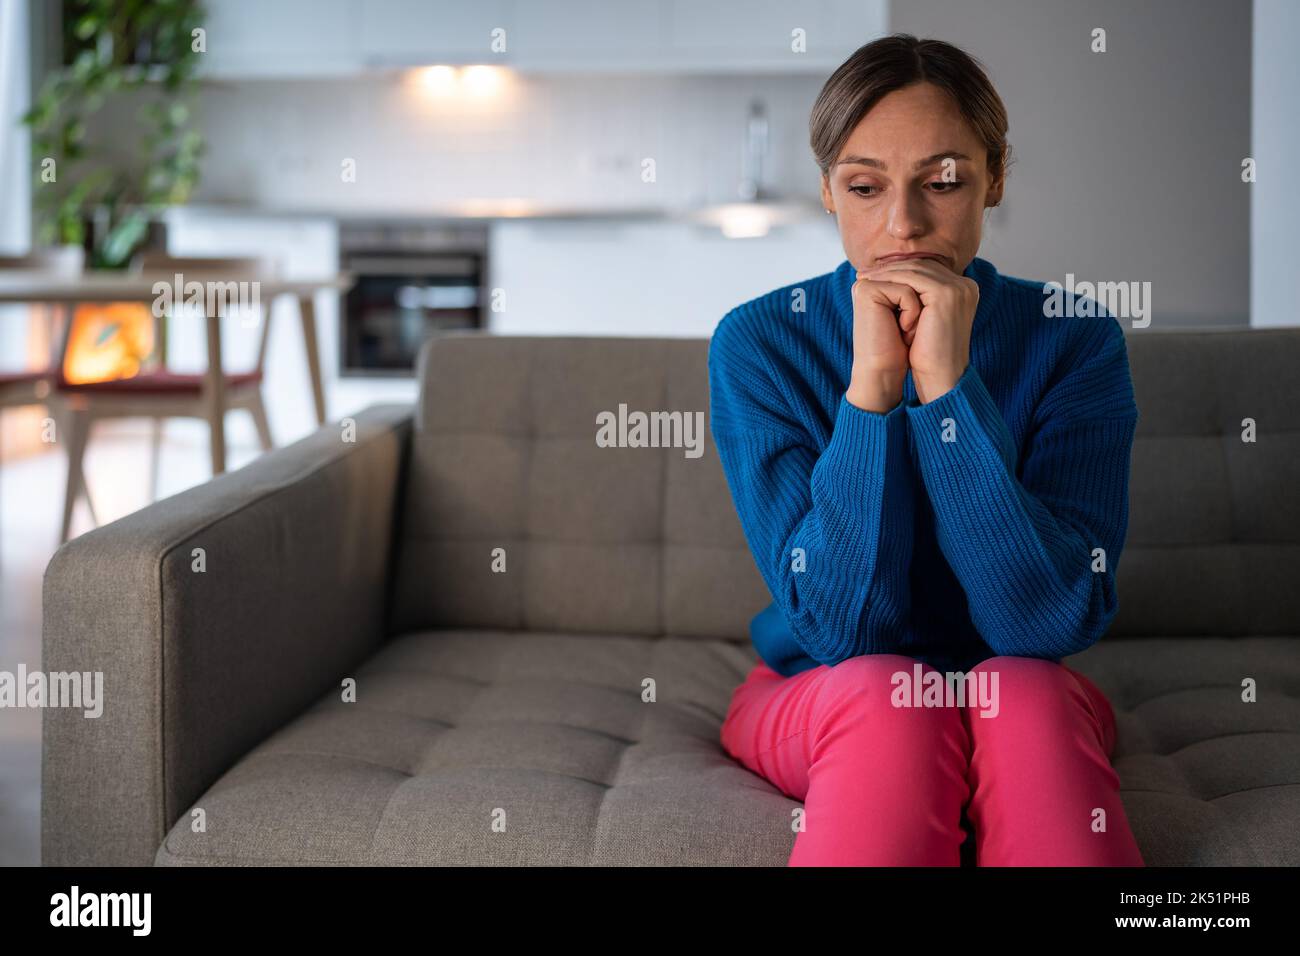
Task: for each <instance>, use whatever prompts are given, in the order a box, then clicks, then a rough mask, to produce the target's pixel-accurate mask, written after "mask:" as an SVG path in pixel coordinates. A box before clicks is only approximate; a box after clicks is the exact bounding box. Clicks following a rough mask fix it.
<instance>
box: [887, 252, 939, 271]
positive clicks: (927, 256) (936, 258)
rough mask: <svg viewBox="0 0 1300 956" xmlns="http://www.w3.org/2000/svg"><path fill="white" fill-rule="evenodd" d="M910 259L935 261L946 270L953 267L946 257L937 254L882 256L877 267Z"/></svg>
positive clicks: (912, 253) (920, 253)
mask: <svg viewBox="0 0 1300 956" xmlns="http://www.w3.org/2000/svg"><path fill="white" fill-rule="evenodd" d="M909 259H933V260H934V261H935V262H937V263H939V265H941V266H943V267H945V268H951V266H949V265H948V260H947V259H946V258H945V257H944V256H941V255H939V254H938V253H935V252H909V253H905V254H903V255H894V256H881V257H880V258H879V259H877V260H876V265H878V266H883V265H885V264H886V263H889V262H906V261H908V260H909Z"/></svg>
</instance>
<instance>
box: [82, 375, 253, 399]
mask: <svg viewBox="0 0 1300 956" xmlns="http://www.w3.org/2000/svg"><path fill="white" fill-rule="evenodd" d="M205 378H206V376H205V375H204V374H203V373H201V372H198V373H187V372H142V373H141V374H139V375H134V376H132V377H131V378H116V379H113V380H112V381H108V382H75V383H74V382H68V381H64V380H60V381H59V388H60V389H61V390H62V391H67V392H96V393H101V394H104V393H108V394H113V395H126V394H130V395H142V394H150V395H177V394H193V395H198V394H199V393H200V392H202V391H203V383H204V379H205ZM261 381H262V373H261V372H234V373H231V374H229V375H227V376H226V387H227V388H237V387H239V386H241V385H258V384H260V383H261Z"/></svg>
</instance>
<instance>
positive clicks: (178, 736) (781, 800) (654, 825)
mask: <svg viewBox="0 0 1300 956" xmlns="http://www.w3.org/2000/svg"><path fill="white" fill-rule="evenodd" d="M1129 349H1130V361H1131V367H1132V370H1133V376H1134V381H1135V384H1136V388H1137V397H1138V403H1139V407H1140V409H1141V413H1142V419H1141V422H1140V423H1139V428H1138V437H1137V441H1136V444H1135V448H1134V455H1133V479H1132V489H1131V519H1130V528H1129V535H1128V542H1127V548H1126V550H1125V552H1124V555H1123V557H1122V560H1121V564H1120V575H1119V578H1120V580H1119V589H1120V612H1119V616H1118V618H1117V619H1116V621H1115V623H1114V626H1113V628H1112V631H1111V633H1109V634H1108V635H1107V636H1106V638H1105V639H1104V640H1103V641H1101V642H1100V643H1098V644H1097V645H1096V646H1094V647H1093V648H1091V649H1089V650H1088V651H1087V652H1085V653H1083V654H1079V655H1076V656H1075V657H1072V658H1069V662H1070V664H1071V665H1072V666H1075V667H1077V668H1078V669H1080V670H1081V671H1083V672H1085V673H1086V674H1088V675H1089V676H1090V677H1092V678H1093V679H1094V680H1095V681H1096V682H1097V683H1098V685H1099V686H1100V687H1101V688H1102V689H1103V690H1104V691H1105V692H1106V694H1107V695H1108V696H1109V697H1110V699H1111V701H1112V702H1113V704H1114V706H1115V710H1116V713H1117V716H1118V721H1119V737H1118V745H1117V749H1116V753H1115V755H1114V762H1115V765H1116V767H1117V770H1118V772H1119V776H1120V778H1121V781H1122V784H1123V789H1124V803H1125V806H1126V808H1127V811H1128V814H1129V819H1130V822H1131V824H1132V827H1133V830H1134V832H1135V834H1136V836H1137V839H1138V842H1139V844H1140V845H1141V848H1142V851H1143V854H1144V857H1145V859H1146V862H1147V863H1148V865H1206V864H1228V865H1256V864H1282V865H1292V866H1294V865H1297V864H1300V700H1298V699H1297V695H1300V496H1297V493H1296V492H1297V487H1298V486H1300V432H1297V430H1296V425H1295V423H1296V421H1297V419H1298V417H1300V375H1297V370H1300V328H1287V329H1276V330H1267V331H1262V330H1257V331H1250V332H1245V331H1219V330H1215V331H1184V332H1151V333H1139V334H1134V335H1131V336H1130V339H1129ZM707 350H708V343H707V341H706V340H698V339H697V340H682V339H628V338H606V339H601V338H527V337H518V338H510V337H485V336H478V335H473V334H460V335H453V336H449V337H446V338H442V339H438V340H435V341H434V342H432V343H430V345H429V346H427V347H426V348H425V350H424V351H423V353H422V354H421V360H420V375H421V381H422V383H423V387H422V393H421V397H420V400H419V402H418V403H417V406H416V407H415V408H410V407H408V406H398V405H385V406H376V407H373V408H370V409H368V410H367V411H365V412H363V413H361V414H359V415H357V416H356V418H355V435H353V436H349V435H348V434H346V433H345V430H344V428H343V427H341V426H337V425H331V426H328V427H326V428H324V429H322V430H321V431H319V432H317V433H316V434H314V435H312V436H310V437H308V438H306V439H304V440H302V441H300V442H298V443H297V444H295V445H292V446H290V447H287V448H283V449H280V450H278V451H275V452H273V453H271V454H268V455H266V456H264V457H262V458H260V459H258V460H257V461H256V462H254V463H253V464H251V465H249V466H248V467H246V468H243V469H241V470H239V471H236V472H233V473H230V474H226V475H223V476H222V477H220V478H217V479H215V480H213V481H211V482H209V483H207V484H204V485H202V486H200V487H196V488H193V489H191V490H189V491H186V492H184V493H183V494H179V495H176V496H174V497H172V498H168V499H166V500H163V501H160V502H157V503H156V504H153V505H152V506H150V507H147V508H145V509H143V510H141V511H138V512H136V513H134V514H131V515H129V516H128V517H126V518H123V519H122V520H120V521H116V522H114V523H112V524H110V525H107V526H105V527H103V528H100V529H98V530H95V531H92V532H90V533H88V534H85V535H83V536H81V537H80V538H77V539H75V540H73V541H72V542H70V543H68V544H67V545H65V546H64V547H62V548H61V549H60V550H59V551H58V552H57V553H56V554H55V556H54V558H53V559H52V560H51V562H50V565H49V567H48V569H47V571H46V575H45V581H44V604H45V617H44V629H45V630H44V661H43V667H44V668H45V669H46V670H47V671H49V670H78V671H103V672H104V681H105V696H106V704H105V708H104V713H103V716H102V717H100V718H98V719H87V718H85V717H83V716H81V714H80V712H78V711H71V710H67V709H54V708H51V709H47V710H46V711H45V712H44V753H43V791H42V831H43V832H42V839H43V844H42V845H43V858H44V862H45V863H46V864H51V865H78V864H129V865H136V864H140V865H147V864H154V863H156V864H163V865H238V864H283V863H292V864H322V865H331V864H343V865H346V864H361V863H383V864H561V865H563V864H765V865H776V866H781V865H784V864H785V862H786V859H787V857H788V855H789V853H790V849H791V846H792V845H793V840H794V834H793V833H792V832H791V829H790V820H791V816H790V811H791V810H792V809H793V808H794V807H796V806H798V804H797V802H796V801H794V800H791V799H789V798H788V797H786V796H784V795H782V794H781V793H780V792H779V791H777V790H776V789H775V788H774V787H772V786H771V785H769V784H768V783H767V782H766V781H764V780H763V779H761V778H760V777H758V776H755V775H754V774H752V773H750V772H749V771H748V770H746V769H744V768H743V767H741V766H740V765H739V764H738V763H736V762H735V761H733V760H732V759H731V758H730V757H728V756H727V754H725V753H724V752H723V751H722V749H721V748H720V745H719V742H718V734H719V727H720V724H721V721H722V718H723V715H724V713H725V711H726V708H727V705H728V701H729V699H730V695H731V692H732V690H733V689H734V688H735V687H736V686H737V685H738V684H739V683H740V682H741V681H742V680H743V678H744V676H745V674H746V673H747V672H748V670H749V669H750V667H751V666H752V665H753V664H754V663H755V661H756V660H757V658H756V657H755V654H754V652H753V650H752V649H751V647H750V645H749V642H748V624H749V620H750V618H751V617H752V616H753V615H754V614H755V613H756V612H757V611H758V610H759V609H761V608H762V607H764V606H765V605H766V604H767V602H768V600H769V595H768V593H767V591H766V588H765V586H764V585H763V583H762V579H761V578H760V577H759V575H758V571H757V569H756V568H755V566H754V563H753V560H752V558H751V556H750V554H749V551H748V548H747V546H746V543H745V540H744V537H743V534H742V532H741V529H740V525H739V521H738V520H737V518H736V514H735V511H734V508H733V506H732V502H731V499H730V496H729V493H728V490H727V486H726V483H725V480H724V478H723V474H722V470H721V467H720V465H719V463H718V459H717V455H716V451H715V450H714V447H713V445H712V441H711V439H710V438H709V436H708V435H707V434H706V435H705V446H704V454H703V455H702V456H701V457H698V458H692V457H689V456H688V455H686V454H685V453H684V451H683V449H682V448H624V447H618V448H598V447H597V445H596V443H595V441H594V434H595V421H596V418H595V416H596V414H597V413H598V412H600V411H603V410H609V411H614V412H617V410H618V407H619V404H620V403H626V406H627V408H628V409H630V410H647V411H648V410H680V411H683V412H691V411H701V412H703V413H704V414H705V416H706V421H707V413H708V407H709V403H708V379H707V366H706V361H707ZM1246 417H1251V418H1254V419H1255V420H1256V422H1257V427H1258V440H1257V441H1256V442H1254V443H1244V442H1242V441H1241V440H1240V437H1239V435H1240V430H1241V420H1242V419H1243V418H1246ZM349 437H351V438H354V440H351V441H349V440H346V439H348V438H349ZM196 549H202V552H201V557H202V560H203V561H204V562H205V566H204V569H203V570H202V571H198V570H196V564H195V562H196V561H197V560H198V558H199V557H200V555H199V554H198V553H197V552H196ZM494 549H504V555H505V561H506V564H505V570H504V572H502V571H500V570H494V568H493V564H494V561H496V560H498V559H499V556H500V554H501V552H496V551H495V550H494ZM498 567H499V565H498ZM1248 678H1249V679H1251V680H1253V681H1254V682H1255V683H1256V685H1257V701H1256V702H1254V703H1245V702H1243V701H1242V682H1243V681H1245V680H1247V679H1248ZM349 679H350V680H349ZM352 682H355V683H354V684H353V683H352ZM353 686H354V687H355V700H351V701H345V700H344V699H343V697H344V694H345V692H346V690H347V688H348V687H353ZM651 692H652V693H651ZM502 823H504V826H501V825H500V824H502ZM969 847H970V843H969V841H968V845H967V849H968V850H969ZM964 859H965V860H966V862H968V863H969V862H972V860H971V857H970V854H969V852H968V853H967V854H965V856H964Z"/></svg>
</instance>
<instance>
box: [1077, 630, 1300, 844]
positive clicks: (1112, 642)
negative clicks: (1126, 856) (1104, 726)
mask: <svg viewBox="0 0 1300 956" xmlns="http://www.w3.org/2000/svg"><path fill="white" fill-rule="evenodd" d="M1067 663H1068V664H1069V665H1070V666H1071V667H1073V668H1076V669H1077V670H1079V671H1081V672H1082V673H1084V674H1086V675H1087V676H1088V677H1089V678H1091V679H1092V680H1093V681H1094V682H1095V683H1096V684H1097V686H1098V687H1100V688H1101V690H1102V691H1103V692H1104V693H1105V694H1106V696H1107V698H1108V699H1109V700H1110V702H1111V705H1112V706H1113V707H1114V710H1115V722H1116V724H1117V731H1118V732H1117V735H1116V744H1115V752H1114V753H1113V754H1112V755H1111V763H1112V764H1113V765H1114V767H1115V770H1116V772H1117V773H1118V774H1119V778H1120V789H1121V792H1122V795H1123V799H1124V809H1125V812H1126V814H1127V815H1128V818H1129V824H1130V825H1131V826H1132V828H1133V835H1134V836H1135V837H1136V838H1137V842H1138V846H1139V847H1140V848H1141V850H1142V857H1143V860H1144V862H1145V863H1146V864H1147V865H1148V866H1260V865H1263V866H1300V827H1297V826H1296V821H1297V820H1300V635H1297V636H1268V637H1249V636H1247V637H1236V636H1234V637H1232V638H1231V639H1224V638H1215V637H1182V638H1167V637H1157V638H1135V637H1124V638H1112V639H1103V640H1102V641H1100V642H1098V643H1097V644H1096V645H1094V646H1093V647H1091V648H1089V649H1088V650H1087V651H1084V652H1083V653H1082V654H1076V655H1074V656H1073V657H1070V658H1068V659H1067ZM1246 678H1251V679H1252V680H1253V681H1254V683H1255V687H1256V690H1255V694H1256V702H1255V703H1246V702H1244V701H1243V700H1242V694H1243V686H1242V682H1243V681H1245V680H1246Z"/></svg>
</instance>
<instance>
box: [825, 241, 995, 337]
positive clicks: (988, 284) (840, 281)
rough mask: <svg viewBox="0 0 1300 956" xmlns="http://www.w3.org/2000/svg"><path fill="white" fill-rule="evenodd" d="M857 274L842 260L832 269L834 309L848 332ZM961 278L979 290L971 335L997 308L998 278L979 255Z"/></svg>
mask: <svg viewBox="0 0 1300 956" xmlns="http://www.w3.org/2000/svg"><path fill="white" fill-rule="evenodd" d="M857 274H858V272H857V269H855V268H854V266H853V263H852V262H850V261H849V260H848V259H845V260H844V261H843V262H841V263H840V264H839V266H837V267H836V269H835V272H834V273H833V275H832V277H831V278H832V290H831V292H832V297H833V298H834V300H835V309H836V311H837V312H838V313H839V315H840V318H841V319H843V320H844V322H845V323H847V325H848V327H849V328H850V329H852V327H853V283H854V282H855V281H856V279H857ZM962 275H964V276H966V277H967V278H970V279H974V280H975V281H976V282H978V283H979V287H980V301H979V305H978V306H976V308H975V321H974V323H973V324H972V327H971V328H972V334H973V331H974V329H977V328H979V327H980V326H981V325H983V324H984V322H985V321H986V320H987V319H988V317H989V315H990V314H991V313H992V312H993V310H994V309H995V308H997V301H998V299H999V298H1000V297H1001V294H1002V275H1001V273H999V272H998V270H997V268H996V267H995V266H994V265H993V263H991V262H989V261H988V260H986V259H981V258H980V257H979V256H976V257H975V258H973V259H971V261H970V265H968V266H967V267H966V269H965V270H964V271H963V272H962Z"/></svg>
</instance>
